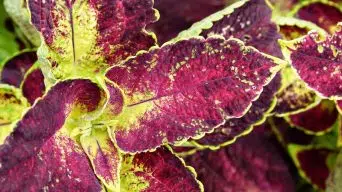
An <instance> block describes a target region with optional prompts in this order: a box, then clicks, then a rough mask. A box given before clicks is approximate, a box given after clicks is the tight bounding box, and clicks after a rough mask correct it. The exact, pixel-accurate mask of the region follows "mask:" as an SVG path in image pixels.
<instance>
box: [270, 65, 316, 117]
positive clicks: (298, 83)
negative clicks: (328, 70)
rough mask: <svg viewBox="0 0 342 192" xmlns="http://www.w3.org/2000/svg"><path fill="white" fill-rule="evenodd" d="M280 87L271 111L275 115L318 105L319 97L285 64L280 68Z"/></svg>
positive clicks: (296, 111) (287, 113)
mask: <svg viewBox="0 0 342 192" xmlns="http://www.w3.org/2000/svg"><path fill="white" fill-rule="evenodd" d="M281 75H282V82H281V83H282V88H281V89H280V90H279V92H277V94H276V98H277V103H276V105H275V107H274V109H273V112H274V113H275V115H277V116H287V115H291V114H297V113H300V112H302V111H306V110H308V109H310V108H312V107H315V106H316V105H318V104H319V103H320V101H321V98H320V97H319V96H317V95H316V93H315V92H314V91H312V90H311V89H309V88H308V87H307V85H306V84H305V83H304V82H303V81H302V80H301V79H300V78H299V77H298V75H297V74H296V72H295V71H294V70H293V69H292V68H291V67H290V66H287V67H285V68H283V69H282V71H281Z"/></svg>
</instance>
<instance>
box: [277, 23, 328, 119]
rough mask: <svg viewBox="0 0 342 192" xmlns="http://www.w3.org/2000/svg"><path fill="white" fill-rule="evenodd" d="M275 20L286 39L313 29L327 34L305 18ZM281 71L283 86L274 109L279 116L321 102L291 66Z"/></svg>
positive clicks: (291, 38)
mask: <svg viewBox="0 0 342 192" xmlns="http://www.w3.org/2000/svg"><path fill="white" fill-rule="evenodd" d="M275 21H276V22H277V24H278V25H279V27H280V34H281V35H282V37H283V39H285V40H293V39H295V38H299V37H302V36H303V35H306V34H307V33H308V32H309V31H311V30H316V31H317V32H318V33H319V34H320V35H325V34H326V32H325V31H324V30H323V29H321V28H319V27H318V26H316V25H315V24H313V23H311V22H308V21H305V20H300V19H295V18H290V17H277V18H275ZM281 73H282V88H281V89H280V91H279V92H278V93H277V95H276V96H277V104H276V106H275V109H274V113H275V114H276V115H277V116H286V115H289V114H296V113H299V112H302V111H305V110H307V109H309V108H312V107H314V106H316V105H317V104H319V102H320V101H321V99H320V97H318V96H317V95H316V94H315V92H314V91H312V90H311V89H308V88H307V86H306V85H305V83H304V82H303V81H302V80H301V79H300V78H299V77H298V75H297V74H296V73H295V71H294V70H293V69H292V68H291V67H290V66H288V67H285V68H284V69H282V71H281Z"/></svg>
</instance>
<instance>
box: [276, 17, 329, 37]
mask: <svg viewBox="0 0 342 192" xmlns="http://www.w3.org/2000/svg"><path fill="white" fill-rule="evenodd" d="M273 20H274V21H275V22H276V24H277V25H278V26H279V27H280V31H279V33H280V34H281V36H282V37H283V38H282V39H284V40H293V39H296V38H299V37H302V36H304V35H306V34H307V33H308V32H309V31H311V30H315V31H317V32H318V33H319V34H320V35H325V34H326V31H325V30H324V29H322V28H320V27H318V26H317V25H316V24H314V23H311V22H310V21H305V20H301V19H297V18H293V17H275V18H274V19H273Z"/></svg>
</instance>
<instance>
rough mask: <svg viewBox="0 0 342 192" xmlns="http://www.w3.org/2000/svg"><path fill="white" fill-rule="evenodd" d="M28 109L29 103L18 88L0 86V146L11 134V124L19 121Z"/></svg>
mask: <svg viewBox="0 0 342 192" xmlns="http://www.w3.org/2000/svg"><path fill="white" fill-rule="evenodd" d="M28 107H29V103H28V102H27V100H26V99H25V98H24V97H23V96H22V94H21V91H20V90H19V89H18V88H15V87H13V86H10V85H5V84H0V144H2V143H3V142H4V140H5V138H6V137H7V136H8V135H9V134H10V133H11V132H12V130H13V125H12V123H13V122H15V121H17V120H18V119H20V118H21V116H22V114H23V112H24V111H25V109H26V108H28Z"/></svg>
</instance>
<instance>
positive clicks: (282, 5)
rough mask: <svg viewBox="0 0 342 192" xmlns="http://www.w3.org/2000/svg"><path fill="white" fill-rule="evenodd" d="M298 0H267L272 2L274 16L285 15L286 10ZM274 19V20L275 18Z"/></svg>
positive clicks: (286, 13)
mask: <svg viewBox="0 0 342 192" xmlns="http://www.w3.org/2000/svg"><path fill="white" fill-rule="evenodd" d="M299 1H300V0H286V1H284V0H269V2H270V3H271V4H272V6H273V7H274V8H273V15H275V16H286V15H288V12H289V11H290V10H291V9H293V7H295V6H296V5H297V3H298V2H299ZM275 21H276V20H275Z"/></svg>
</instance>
